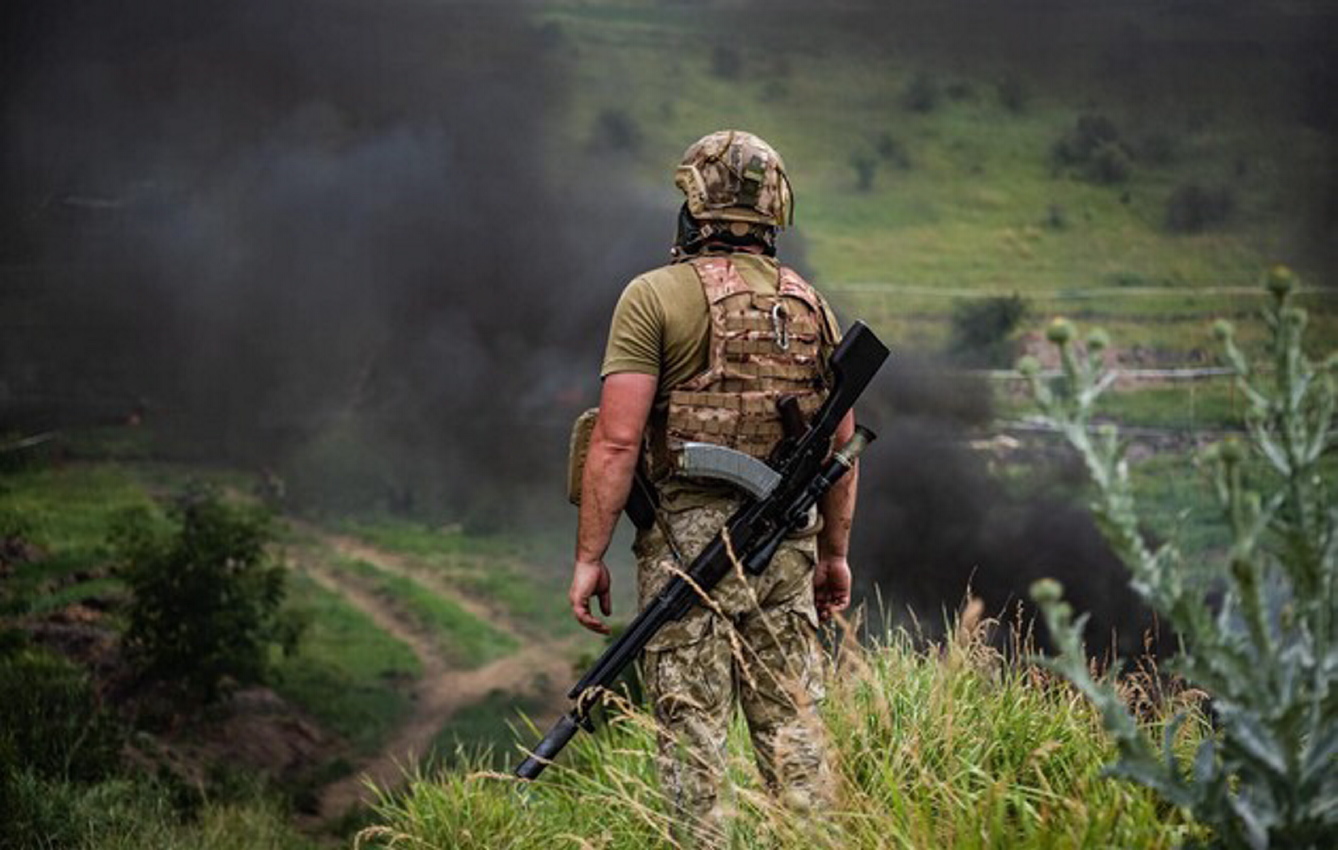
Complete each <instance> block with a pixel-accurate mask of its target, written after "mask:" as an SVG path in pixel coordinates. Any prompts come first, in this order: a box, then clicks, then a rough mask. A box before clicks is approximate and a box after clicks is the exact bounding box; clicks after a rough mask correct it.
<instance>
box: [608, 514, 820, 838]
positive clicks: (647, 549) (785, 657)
mask: <svg viewBox="0 0 1338 850" xmlns="http://www.w3.org/2000/svg"><path fill="white" fill-rule="evenodd" d="M671 492H672V491H671ZM689 504H695V503H689ZM738 504H739V503H738V501H737V499H736V498H734V497H727V498H717V499H715V500H713V501H712V502H710V503H709V504H706V505H704V506H697V507H687V508H684V507H683V506H682V505H680V504H676V503H675V502H674V501H673V500H672V499H670V500H669V501H667V502H666V503H664V505H663V507H664V510H665V518H666V520H667V524H668V526H669V528H670V532H671V533H672V534H673V535H674V537H675V539H676V541H677V542H678V544H679V546H680V547H681V548H682V551H683V554H684V556H685V557H687V558H689V559H691V558H693V557H695V556H696V554H697V553H698V552H700V551H701V550H702V549H703V548H704V547H705V546H706V544H707V543H709V542H710V540H711V539H712V538H713V537H714V536H715V535H716V534H718V533H719V529H721V528H722V527H723V526H724V525H725V522H726V521H727V520H728V519H729V517H730V515H731V514H733V512H734V511H735V510H736V509H737V507H738ZM634 551H635V553H636V556H637V566H638V570H637V572H638V589H639V593H640V597H641V604H642V605H643V606H644V605H645V604H646V602H647V601H648V600H649V599H650V598H651V597H652V596H653V595H654V594H655V593H656V592H658V591H659V589H660V587H661V586H662V585H663V584H664V583H665V582H666V581H668V580H669V578H670V577H671V576H673V575H674V574H676V572H675V571H676V565H675V562H674V561H673V559H672V556H670V555H669V553H668V549H667V546H666V544H665V540H664V536H663V534H662V532H661V531H660V530H658V529H652V530H650V531H644V532H641V533H640V534H638V536H637V540H636V544H635V547H634ZM816 558H817V544H816V540H815V538H813V537H807V538H802V539H792V540H790V541H787V542H786V543H785V544H784V545H783V546H782V547H781V549H780V551H779V552H778V553H777V555H776V558H775V560H773V561H772V564H771V566H770V568H769V569H767V570H766V571H765V572H764V573H763V574H762V575H760V576H748V575H746V574H744V573H743V572H742V570H741V569H740V570H736V573H735V574H733V575H730V576H727V577H726V578H725V579H724V580H722V581H721V582H720V584H718V585H717V586H716V588H715V590H714V591H713V592H712V593H711V595H710V601H709V602H708V603H706V604H705V605H698V606H697V607H695V608H694V609H693V610H692V611H691V612H690V613H689V614H687V615H686V616H685V617H684V618H683V619H682V620H680V621H678V622H676V623H673V624H671V625H670V626H668V627H666V628H664V629H662V630H661V631H660V633H659V634H657V635H656V636H655V638H654V639H653V640H651V642H650V643H649V644H648V645H647V647H646V652H645V654H644V655H643V657H642V675H643V677H644V681H645V686H646V692H647V694H648V695H649V697H650V699H651V700H652V703H653V705H654V709H655V716H656V719H657V720H658V721H659V725H660V738H659V757H658V768H659V773H660V779H661V784H662V785H663V787H664V791H665V794H666V796H667V797H668V798H669V800H670V801H671V803H672V804H673V805H674V806H675V807H676V808H677V809H678V810H679V812H681V814H682V818H681V819H680V824H681V825H682V826H683V831H682V834H681V835H680V838H683V839H685V840H686V842H687V843H689V844H697V845H705V846H715V845H718V844H721V843H723V840H724V838H723V837H724V834H725V833H724V818H723V815H724V811H725V809H726V808H727V806H726V805H725V804H724V803H723V802H722V799H721V795H722V789H721V783H722V779H723V776H724V770H725V741H726V735H727V732H728V728H729V723H730V719H731V717H732V716H733V713H734V705H735V700H736V699H737V701H738V703H739V704H740V705H741V706H742V708H743V712H744V716H745V718H746V719H747V722H748V728H749V731H750V734H751V737H752V743H753V748H754V751H755V755H756V759H757V766H758V769H759V771H760V772H761V774H762V777H763V779H764V780H765V781H766V784H767V786H768V788H769V789H770V790H771V791H772V792H773V793H774V794H776V796H777V797H778V798H779V799H780V800H781V802H782V803H783V804H785V805H788V806H790V807H792V808H796V809H800V810H807V809H810V808H815V807H819V806H821V805H822V803H823V802H824V801H825V800H826V798H827V795H828V785H829V781H830V780H829V776H828V767H827V765H826V761H825V747H824V743H823V737H822V735H823V732H822V725H821V721H820V719H819V718H818V707H819V704H820V702H821V700H822V698H823V696H824V693H825V692H824V685H823V676H824V667H823V665H824V658H825V656H824V654H823V652H822V647H821V644H820V643H819V641H818V631H817V624H818V619H817V611H816V609H815V607H814V604H813V566H814V564H815V562H816Z"/></svg>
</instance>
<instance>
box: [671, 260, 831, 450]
mask: <svg viewBox="0 0 1338 850" xmlns="http://www.w3.org/2000/svg"><path fill="white" fill-rule="evenodd" d="M690 263H691V265H692V267H693V268H694V269H695V270H696V271H697V275H698V277H700V279H701V282H702V290H703V292H704V293H705V295H706V302H707V305H708V307H709V311H710V319H711V324H710V331H711V341H710V362H709V365H708V366H707V368H706V371H704V372H702V373H701V374H699V375H696V376H694V377H693V378H691V379H689V380H688V381H686V382H684V383H682V384H680V385H679V386H676V387H674V388H673V389H672V390H671V391H670V394H669V409H668V415H667V419H666V422H665V427H666V429H667V435H666V438H665V440H664V444H665V447H666V449H667V450H668V451H669V453H670V454H671V455H672V452H673V451H674V450H675V449H677V448H680V447H681V446H682V444H683V443H684V442H687V441H701V442H707V443H713V444H715V445H721V446H728V447H729V448H732V449H737V450H738V451H741V452H745V453H747V454H750V455H752V456H753V457H756V458H765V457H766V456H767V455H768V454H770V453H771V450H772V449H773V448H774V447H775V446H776V444H777V443H778V442H780V439H781V437H782V436H783V429H782V427H781V418H780V413H779V412H778V411H777V409H776V402H777V400H778V399H780V398H781V397H782V396H785V395H792V396H795V397H796V398H797V399H798V401H799V407H800V410H801V411H803V413H804V414H805V415H811V414H812V413H813V412H814V411H815V410H817V409H818V407H820V406H821V404H822V399H823V394H824V392H825V389H826V380H825V371H826V370H825V367H824V363H823V359H824V354H825V352H826V351H827V349H829V348H830V347H831V346H832V345H834V344H835V341H834V340H832V339H831V338H830V331H829V328H828V324H827V321H826V318H825V316H826V314H825V312H824V311H823V309H822V303H821V300H820V299H819V296H818V294H817V293H816V292H814V290H813V288H812V287H811V286H809V285H808V283H806V282H805V281H804V279H803V278H801V277H800V276H799V275H798V274H797V273H796V272H795V271H794V270H793V269H789V268H786V267H784V266H782V267H781V268H780V270H779V275H780V279H779V281H778V284H777V287H776V292H775V293H774V294H770V293H760V292H755V291H754V290H752V289H750V288H749V286H748V283H747V282H746V281H745V280H744V279H743V276H742V275H741V274H739V272H738V270H737V269H736V268H735V267H734V264H733V263H732V262H731V260H730V258H729V257H728V256H707V257H699V258H696V259H693V260H691V261H690ZM670 462H671V463H672V460H671V461H670Z"/></svg>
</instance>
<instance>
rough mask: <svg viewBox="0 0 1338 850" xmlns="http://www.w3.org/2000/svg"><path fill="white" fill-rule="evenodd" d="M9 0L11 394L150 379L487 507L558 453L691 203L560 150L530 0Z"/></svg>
mask: <svg viewBox="0 0 1338 850" xmlns="http://www.w3.org/2000/svg"><path fill="white" fill-rule="evenodd" d="M11 15H12V16H13V18H12V20H11V21H10V23H11V26H10V27H8V28H7V31H8V32H9V44H8V45H7V50H6V51H5V52H6V56H7V57H10V58H9V60H8V61H9V63H10V65H11V67H10V68H9V69H8V70H9V72H10V73H9V74H7V77H6V78H7V80H9V81H10V82H9V83H8V85H7V91H6V92H5V95H6V97H5V116H6V124H5V130H4V134H3V139H2V140H0V142H2V143H3V151H4V158H5V162H6V167H5V174H4V191H3V196H4V197H3V201H0V203H3V205H4V206H3V215H4V223H5V231H6V233H7V234H9V235H10V236H9V242H8V244H6V245H5V246H4V248H3V250H4V254H5V257H4V262H5V263H6V266H7V272H6V274H7V276H9V277H10V279H11V280H14V281H15V283H14V284H13V285H11V286H9V287H7V288H8V289H9V293H8V294H9V296H10V300H11V306H12V307H13V308H14V309H15V310H16V311H17V310H19V309H21V310H22V311H23V314H24V316H25V318H26V320H27V321H26V323H25V328H24V329H23V331H22V333H21V334H20V335H19V336H17V337H16V336H13V335H11V336H10V337H9V340H8V343H7V345H6V351H5V355H6V358H5V359H6V368H5V374H4V375H3V383H0V406H4V405H5V402H7V401H8V402H10V404H9V405H8V407H7V409H8V410H9V412H10V414H11V417H21V416H23V415H24V414H25V410H24V409H23V408H22V406H21V405H20V402H22V401H24V400H32V399H36V400H37V402H38V405H37V410H38V412H39V413H40V414H41V416H40V417H39V418H44V419H47V420H51V419H53V418H54V419H56V420H63V421H55V422H49V423H48V424H66V423H67V422H68V421H75V422H77V421H80V420H84V421H86V420H87V419H88V418H89V416H90V412H91V411H97V412H98V413H99V415H103V413H104V412H105V409H109V410H111V411H113V412H115V411H118V410H128V409H130V408H143V410H144V416H145V419H146V421H147V423H148V424H150V425H155V424H156V425H157V426H158V427H159V429H160V430H162V431H166V432H168V434H167V436H168V437H169V441H170V438H171V437H177V438H179V439H178V442H180V443H183V444H185V443H188V444H189V445H191V446H192V447H194V450H196V451H201V452H205V453H207V454H209V455H211V456H215V457H217V456H222V457H227V458H231V459H234V460H236V459H241V460H246V461H250V462H254V463H256V464H266V465H274V466H276V467H277V468H279V469H281V470H283V471H284V472H285V473H286V474H287V475H288V476H289V483H290V488H291V489H295V490H296V491H298V495H299V496H301V497H302V498H303V499H304V500H305V501H307V502H309V503H316V504H318V505H323V506H326V507H332V508H368V507H382V508H388V509H399V510H422V509H425V508H431V509H436V510H438V511H439V510H441V509H442V508H451V509H454V510H456V511H459V512H473V513H478V512H482V513H495V512H496V509H497V508H498V507H499V505H498V504H497V503H498V502H500V501H501V500H505V499H510V498H511V497H512V496H514V495H515V494H516V492H517V489H518V488H516V487H515V486H514V485H516V484H519V483H523V482H526V483H527V482H534V483H536V484H539V485H540V487H536V488H533V489H535V490H540V489H541V488H542V486H543V484H544V483H545V482H553V481H556V480H557V478H558V476H556V475H554V474H552V473H553V470H554V467H555V464H556V463H557V461H558V459H560V457H561V454H562V442H563V439H564V438H563V435H562V430H563V429H564V428H565V427H566V425H567V423H569V421H570V416H571V414H572V413H574V412H575V411H577V410H579V408H580V405H582V404H583V403H586V402H590V401H592V400H593V395H594V390H595V388H596V382H595V381H594V378H593V376H594V375H595V373H596V371H597V368H598V359H599V355H600V353H601V351H600V346H601V343H602V340H603V336H604V330H605V328H606V327H607V321H608V312H609V309H610V307H611V304H612V302H613V299H614V298H615V297H616V295H617V292H618V288H619V287H620V286H621V284H622V283H624V282H625V281H626V280H627V278H628V277H629V275H630V274H632V273H634V272H635V271H638V270H640V269H641V268H643V267H646V266H649V265H653V264H655V263H656V262H657V261H658V260H659V259H660V258H661V257H663V256H664V253H663V252H664V250H665V246H666V242H667V239H668V236H669V230H670V227H671V214H672V211H670V212H669V213H668V214H666V213H665V212H664V211H662V210H659V211H657V210H653V209H652V207H651V206H650V205H649V204H646V203H643V202H641V201H639V200H638V199H637V198H635V197H633V196H631V194H630V193H629V192H628V191H626V190H620V189H619V188H618V187H619V186H623V187H625V186H628V185H630V181H629V180H627V179H621V178H620V177H619V176H618V168H617V164H616V162H609V161H607V160H605V161H601V162H594V161H591V160H587V159H582V158H569V159H565V160H564V159H561V158H558V157H557V156H555V152H558V151H560V150H561V146H560V145H559V144H558V143H557V142H556V141H555V138H554V136H555V133H554V130H553V126H554V124H555V122H554V121H553V118H554V117H555V115H556V113H557V111H558V110H560V109H562V107H563V102H564V97H565V89H564V84H563V71H564V69H563V67H562V64H561V60H560V59H559V58H558V57H557V56H556V55H554V51H553V50H552V49H551V45H549V44H547V42H546V41H545V39H544V38H543V35H542V33H540V32H539V31H537V30H536V29H535V28H534V27H533V26H532V25H531V24H530V23H528V22H527V21H526V20H525V19H524V18H523V17H522V15H521V14H520V11H519V9H518V8H517V7H516V6H515V5H513V4H510V3H487V4H484V3H478V4H444V3H433V2H415V0H393V2H386V3H354V2H317V0H242V2H237V3H226V4H211V3H194V2H190V3H181V2H175V0H173V2H166V0H162V2H150V3H138V4H131V5H126V4H121V3H109V2H99V3H82V2H54V3H53V2H41V3H35V2H30V3H23V4H21V8H19V9H18V10H16V11H14V12H12V13H11ZM7 312H8V311H7ZM71 328H78V329H80V332H79V334H78V336H77V337H72V335H71V333H70V329H71ZM51 388H59V390H60V391H59V394H58V397H57V398H51V397H50V396H51V393H52V390H51ZM542 492H543V495H544V496H555V495H556V490H555V489H554V492H553V493H549V492H547V490H543V491H542ZM545 501H552V500H551V499H545Z"/></svg>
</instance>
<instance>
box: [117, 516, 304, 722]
mask: <svg viewBox="0 0 1338 850" xmlns="http://www.w3.org/2000/svg"><path fill="white" fill-rule="evenodd" d="M171 518H172V520H173V524H174V525H175V528H174V529H172V530H171V531H170V532H169V533H166V534H164V533H162V532H161V531H160V530H159V527H158V526H157V525H156V524H154V523H153V522H152V521H151V519H150V518H149V517H148V515H147V514H146V513H145V512H142V511H139V512H134V513H131V514H128V515H125V516H123V517H122V518H121V521H120V522H119V524H118V527H117V529H116V530H115V532H114V535H113V547H114V549H115V551H116V553H117V558H118V562H119V565H120V569H121V571H122V574H123V576H124V578H125V581H126V584H127V585H128V586H129V588H130V591H131V602H130V606H129V611H128V618H129V627H128V629H127V631H126V644H127V646H128V648H129V650H130V652H131V654H132V657H134V658H135V659H136V661H137V662H138V664H139V665H140V667H141V669H142V671H143V673H144V674H145V675H146V676H147V677H148V678H150V679H153V680H158V681H162V682H165V683H169V684H172V685H174V686H177V687H179V688H180V689H181V690H182V691H183V692H184V693H185V694H186V695H187V696H190V697H192V698H199V699H202V700H210V699H213V698H214V697H216V696H217V695H218V691H219V687H220V685H221V684H222V683H223V681H224V679H225V678H229V679H232V680H234V681H236V682H238V683H248V682H257V681H261V680H263V678H264V676H265V673H266V672H267V670H268V664H269V655H270V648H271V646H272V645H274V644H278V645H280V646H282V647H283V648H284V649H285V650H291V649H292V648H294V647H295V645H296V642H297V638H298V633H299V631H300V628H299V626H298V624H297V623H298V621H296V620H294V619H292V618H289V617H287V616H284V615H283V614H282V613H281V607H282V605H283V600H284V594H285V591H286V574H285V571H284V568H283V566H282V565H280V564H277V563H275V562H274V561H273V560H272V559H271V557H270V555H269V552H268V549H267V547H268V546H269V544H270V543H271V542H272V541H273V537H274V532H273V528H272V524H271V519H270V516H269V514H268V513H267V512H265V511H264V509H263V508H260V507H258V506H253V505H239V504H232V503H229V502H226V501H224V500H223V499H222V498H221V497H219V495H218V494H217V493H215V492H212V491H209V490H196V491H191V492H187V493H186V494H184V495H183V496H182V497H180V498H179V499H178V500H177V502H176V504H175V505H174V507H173V508H172V511H171Z"/></svg>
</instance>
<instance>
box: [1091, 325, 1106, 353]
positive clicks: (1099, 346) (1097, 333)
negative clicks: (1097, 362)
mask: <svg viewBox="0 0 1338 850" xmlns="http://www.w3.org/2000/svg"><path fill="white" fill-rule="evenodd" d="M1109 345H1110V334H1108V333H1106V332H1105V330H1104V329H1102V328H1096V329H1095V330H1093V331H1092V332H1091V333H1089V334H1088V335H1087V347H1088V349H1090V350H1091V351H1092V352H1093V353H1095V352H1098V351H1102V350H1104V349H1105V348H1107V347H1108V346H1109Z"/></svg>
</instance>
